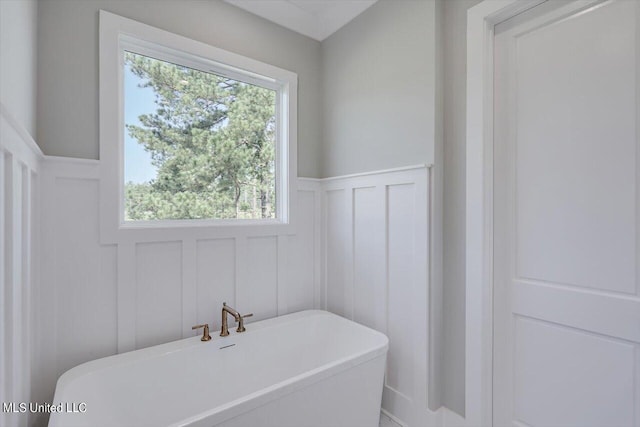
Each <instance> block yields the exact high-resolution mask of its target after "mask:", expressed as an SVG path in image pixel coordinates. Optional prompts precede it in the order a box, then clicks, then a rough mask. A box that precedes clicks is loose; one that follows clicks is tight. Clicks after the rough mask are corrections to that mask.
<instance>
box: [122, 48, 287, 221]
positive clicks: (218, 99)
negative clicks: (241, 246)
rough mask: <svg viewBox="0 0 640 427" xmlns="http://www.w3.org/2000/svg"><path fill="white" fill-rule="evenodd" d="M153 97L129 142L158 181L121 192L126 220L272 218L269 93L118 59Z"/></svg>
mask: <svg viewBox="0 0 640 427" xmlns="http://www.w3.org/2000/svg"><path fill="white" fill-rule="evenodd" d="M125 64H126V66H128V67H130V69H131V71H132V72H133V73H134V74H135V75H136V76H138V77H139V78H140V79H141V82H142V83H140V86H141V87H149V88H152V89H153V91H154V92H155V96H156V99H155V103H156V106H157V109H156V111H155V113H151V114H144V115H141V116H140V117H139V118H138V119H139V121H140V124H141V125H140V126H138V125H132V124H127V126H126V127H127V131H128V132H129V135H130V136H131V137H132V138H133V139H135V140H136V141H137V143H138V144H141V145H142V146H143V147H144V149H145V150H146V151H147V152H149V153H150V155H151V159H152V163H153V165H154V166H155V167H156V169H157V176H156V178H155V179H153V180H152V181H151V182H149V183H144V184H136V183H131V182H129V183H126V184H125V218H126V219H128V220H154V219H195V218H273V217H275V178H274V175H275V166H274V165H275V92H274V91H272V90H269V89H265V88H261V87H258V86H254V85H250V84H247V83H242V82H238V81H235V80H232V79H229V78H226V77H222V76H218V75H215V74H211V73H204V72H201V71H198V70H194V69H190V68H186V67H182V66H177V65H174V64H170V63H167V62H164V61H159V60H156V59H152V58H148V57H145V56H141V55H137V54H133V53H129V52H126V53H125Z"/></svg>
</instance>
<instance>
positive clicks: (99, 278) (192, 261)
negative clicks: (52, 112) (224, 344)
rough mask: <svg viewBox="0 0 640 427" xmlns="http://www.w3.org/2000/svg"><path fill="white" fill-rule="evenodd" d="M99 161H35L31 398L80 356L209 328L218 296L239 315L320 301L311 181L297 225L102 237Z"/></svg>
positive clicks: (316, 187) (46, 396) (49, 391)
mask: <svg viewBox="0 0 640 427" xmlns="http://www.w3.org/2000/svg"><path fill="white" fill-rule="evenodd" d="M6 163H7V161H6V158H5V161H4V162H2V163H0V167H4V165H6ZM100 167H101V164H100V162H99V161H94V160H78V159H67V158H57V157H45V158H44V161H43V164H42V172H41V175H42V176H41V182H42V186H43V196H42V211H43V212H44V215H43V217H42V239H41V249H42V251H43V253H44V254H45V255H46V256H43V257H42V262H41V264H40V265H41V275H42V278H43V280H42V281H41V286H40V292H39V295H38V298H37V299H36V300H35V302H34V304H35V305H34V310H35V311H36V312H37V313H38V315H39V322H42V323H41V324H42V325H46V326H43V327H39V328H35V329H33V334H34V336H33V338H34V340H35V341H34V342H35V343H37V344H36V347H37V349H36V351H35V352H34V355H35V358H36V359H35V360H34V369H35V372H36V373H37V379H34V386H35V390H34V397H33V399H37V400H39V401H51V399H52V397H53V392H54V389H55V383H56V380H57V378H58V377H59V376H60V375H61V374H62V373H63V372H64V371H66V370H68V369H70V368H71V367H73V366H76V365H78V364H80V363H83V362H86V361H89V360H92V359H96V358H99V357H103V356H108V355H112V354H116V353H121V352H125V351H129V350H134V349H139V348H143V347H147V346H150V345H155V344H159V343H163V342H168V341H172V340H176V339H180V338H182V337H187V336H192V335H196V334H198V333H200V332H194V331H192V330H191V326H193V325H195V324H200V323H209V325H210V327H211V330H212V333H213V332H214V331H216V330H219V329H220V309H221V307H222V302H223V301H226V302H227V303H228V304H229V305H231V306H233V307H235V308H237V309H238V310H239V311H240V312H241V313H249V312H253V313H255V317H253V318H251V319H247V324H249V323H250V320H251V321H253V320H258V319H263V318H267V317H273V316H276V315H280V314H286V313H289V312H293V311H298V310H302V309H308V308H319V307H320V304H321V299H320V295H321V289H320V287H321V278H320V273H321V270H320V267H319V266H320V248H321V246H320V242H321V239H320V237H321V236H320V233H321V221H320V214H319V213H320V212H322V209H321V206H320V203H321V192H320V188H321V183H320V181H318V180H314V179H300V180H299V183H298V198H297V199H298V201H297V203H298V208H299V212H300V214H299V219H298V222H297V223H296V226H295V234H290V235H275V234H274V235H265V234H264V231H261V232H260V234H258V235H252V234H251V232H250V231H247V230H249V229H243V230H242V232H241V233H238V234H237V235H235V234H234V233H233V232H229V233H221V236H220V237H219V238H218V237H216V238H210V237H209V236H203V237H202V238H197V237H194V236H196V235H197V233H193V232H190V233H187V234H185V235H184V236H182V237H181V236H180V235H178V234H176V232H175V230H174V231H170V232H168V233H167V236H166V239H164V240H162V239H153V241H149V240H145V241H135V239H127V240H125V241H122V242H118V243H116V244H107V245H105V244H101V243H100V235H99V218H100V211H99V208H100V205H99V200H100V194H99V191H100V186H99V179H100ZM0 170H1V169H0ZM4 175H6V174H2V176H3V177H4ZM3 179H4V178H3ZM1 188H5V186H2V187H1ZM3 200H4V198H3ZM5 211H6V209H3V210H2V212H5ZM3 259H4V257H3ZM34 375H36V374H34ZM46 418H47V417H46V416H40V417H39V419H38V420H36V421H35V423H36V424H39V425H42V424H45V423H46ZM3 425H4V424H3Z"/></svg>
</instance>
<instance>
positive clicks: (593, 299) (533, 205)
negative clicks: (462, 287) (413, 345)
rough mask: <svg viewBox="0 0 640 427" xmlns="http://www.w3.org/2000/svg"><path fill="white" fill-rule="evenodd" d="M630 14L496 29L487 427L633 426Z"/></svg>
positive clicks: (525, 21)
mask: <svg viewBox="0 0 640 427" xmlns="http://www.w3.org/2000/svg"><path fill="white" fill-rule="evenodd" d="M639 23H640V1H637V0H610V1H604V2H593V1H572V2H567V1H562V2H561V1H558V0H551V1H548V2H546V3H543V4H542V5H540V6H537V7H535V8H533V9H530V10H529V11H527V12H525V13H523V14H520V15H518V16H516V17H514V18H512V19H510V20H508V21H506V22H503V23H502V24H500V25H498V26H497V27H496V32H495V39H494V41H495V80H494V82H495V104H494V112H495V116H494V118H495V122H494V123H495V129H494V144H495V146H494V171H495V172H494V233H495V234H494V360H493V366H494V370H493V372H494V378H493V393H494V395H493V422H494V425H495V426H579V427H588V426H597V427H613V426H640V346H639V343H640V298H639V295H640V294H639V292H640V286H638V280H639V278H640V274H639V273H640V269H639V265H640V262H639V260H640V257H639V253H640V252H639V248H640V226H639V217H640V197H639V196H640V194H639V191H640V185H639V184H640V179H639V177H640V163H639V161H640V144H639V143H638V138H639V133H638V131H639V129H638V126H637V125H638V122H639V118H640V113H639V110H638V108H637V104H638V100H640V89H639V85H638V78H639V71H640V68H639V67H638V64H639V63H640V62H639V61H640V25H639Z"/></svg>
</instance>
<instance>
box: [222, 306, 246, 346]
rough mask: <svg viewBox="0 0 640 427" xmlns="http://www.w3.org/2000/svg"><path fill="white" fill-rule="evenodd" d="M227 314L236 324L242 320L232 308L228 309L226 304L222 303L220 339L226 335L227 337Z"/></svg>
mask: <svg viewBox="0 0 640 427" xmlns="http://www.w3.org/2000/svg"><path fill="white" fill-rule="evenodd" d="M227 314H230V315H232V316H233V318H234V319H235V321H236V322H240V321H241V320H242V317H241V316H240V313H238V312H237V311H235V310H234V309H233V308H231V307H229V306H228V305H227V303H226V302H223V303H222V327H221V329H220V336H221V337H226V336H227V335H229V322H228V320H227Z"/></svg>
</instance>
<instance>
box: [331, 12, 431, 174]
mask: <svg viewBox="0 0 640 427" xmlns="http://www.w3.org/2000/svg"><path fill="white" fill-rule="evenodd" d="M434 15H435V2H434V1H432V0H415V1H414V0H379V1H378V3H376V4H374V5H373V6H372V7H370V8H369V9H367V10H366V11H365V12H364V13H362V14H361V15H360V16H358V17H356V18H355V19H354V20H353V21H351V22H350V23H349V24H347V25H346V26H345V27H343V28H341V29H340V30H338V31H337V32H336V33H335V34H333V35H331V36H330V37H329V38H327V39H326V40H324V41H323V42H322V79H323V109H322V112H323V116H324V120H323V123H324V126H323V132H324V135H323V148H322V160H321V175H322V176H323V177H329V176H336V175H344V174H350V173H357V172H365V171H374V170H380V169H388V168H393V167H399V166H407V165H415V164H419V163H433V161H434V138H435V135H434V133H435V127H434V110H435V104H434V103H435V65H434V55H435V50H436V49H435V44H436V42H435V37H434V27H433V20H434Z"/></svg>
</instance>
